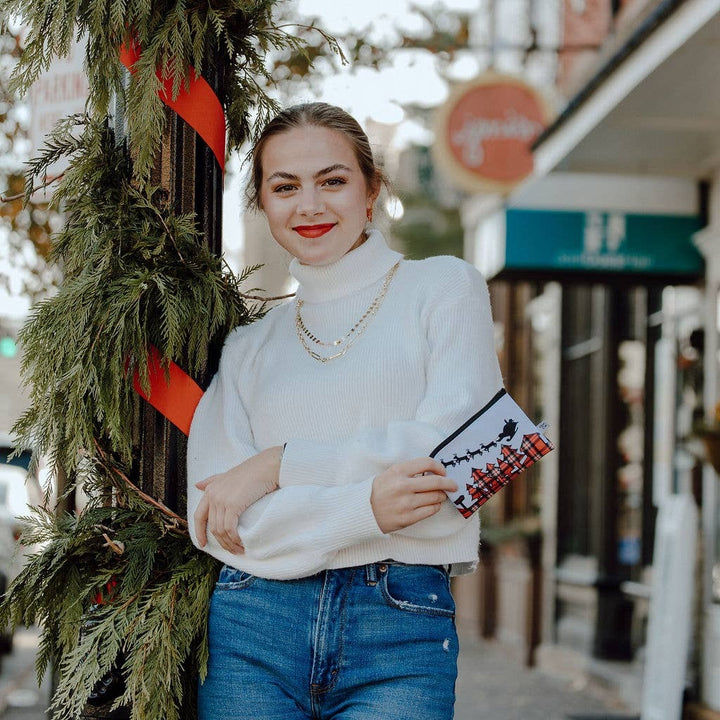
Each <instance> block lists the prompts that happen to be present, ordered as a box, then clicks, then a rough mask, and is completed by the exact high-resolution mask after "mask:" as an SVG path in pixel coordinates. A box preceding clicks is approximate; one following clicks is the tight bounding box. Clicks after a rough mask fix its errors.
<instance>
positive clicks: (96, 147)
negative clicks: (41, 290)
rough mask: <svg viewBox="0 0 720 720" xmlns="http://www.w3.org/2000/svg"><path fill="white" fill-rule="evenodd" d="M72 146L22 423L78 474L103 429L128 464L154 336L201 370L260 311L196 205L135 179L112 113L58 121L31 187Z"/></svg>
mask: <svg viewBox="0 0 720 720" xmlns="http://www.w3.org/2000/svg"><path fill="white" fill-rule="evenodd" d="M64 155H69V156H71V157H72V162H71V165H70V167H69V168H68V170H67V171H66V172H65V174H64V176H63V179H62V180H61V181H60V183H59V186H58V188H57V190H56V191H55V194H54V196H53V202H55V203H58V204H62V205H63V206H64V207H65V208H66V210H67V211H68V216H67V223H66V225H65V227H64V229H63V230H62V231H61V232H60V233H59V234H58V235H57V236H56V237H55V239H54V245H53V249H52V254H51V257H52V259H54V260H55V261H57V262H59V263H61V264H62V266H63V269H64V276H65V278H64V282H63V284H62V286H61V287H60V290H59V292H58V293H57V294H56V295H54V296H53V297H51V298H50V299H47V300H45V301H43V302H41V303H39V304H38V305H37V306H36V307H35V309H34V310H33V312H32V314H31V316H30V318H29V320H28V321H27V323H26V324H25V326H24V327H23V329H22V330H21V332H20V336H19V340H20V343H21V345H22V347H23V349H24V358H23V375H24V377H25V378H26V380H27V381H28V383H29V385H30V408H29V409H28V410H27V412H26V413H25V414H24V415H23V416H21V418H20V420H19V421H18V423H17V424H16V427H15V431H16V432H18V434H19V435H20V437H21V438H22V440H23V441H24V442H25V443H27V444H28V446H29V447H32V449H33V451H34V452H35V453H39V454H47V455H48V456H49V457H50V458H51V460H52V464H53V465H54V464H56V463H58V464H59V465H60V466H61V467H62V468H63V469H64V470H65V471H66V472H70V473H72V472H73V471H74V470H75V469H76V467H77V465H78V462H79V461H80V460H81V458H82V457H83V453H86V452H88V451H92V450H93V444H94V442H95V440H96V439H97V438H106V441H107V444H108V447H109V449H110V450H112V451H113V452H114V453H116V454H117V456H118V458H119V459H120V460H121V462H123V463H125V464H130V461H131V459H132V451H133V444H132V423H131V422H130V418H132V413H133V411H132V401H133V393H134V391H133V388H132V382H131V381H130V378H132V376H133V374H134V373H135V371H136V370H137V371H138V372H139V373H140V379H141V383H142V384H143V386H144V388H145V390H146V391H147V389H148V380H147V362H146V358H147V353H148V346H149V345H150V344H152V345H154V346H155V347H157V348H158V350H159V351H160V354H161V355H162V357H164V358H181V357H182V358H183V359H184V360H185V361H186V363H187V369H188V371H189V372H190V373H191V374H195V375H197V374H198V373H199V372H200V369H201V368H202V367H203V365H204V363H205V362H206V359H207V349H208V346H209V345H210V343H211V342H212V341H213V340H217V338H218V337H223V336H224V334H226V333H227V332H228V331H229V330H230V329H231V328H233V327H235V326H236V325H241V324H244V323H247V322H249V321H250V320H252V319H253V317H254V315H253V313H252V312H251V311H250V310H249V309H248V308H247V307H246V306H245V304H244V302H243V299H242V297H241V295H240V293H239V289H238V288H239V285H240V283H242V281H243V280H244V279H245V275H243V276H241V277H237V278H236V277H234V276H233V275H232V274H230V273H229V272H223V265H222V261H221V259H220V258H218V257H216V256H214V255H213V254H212V253H211V252H210V250H209V249H207V248H206V247H205V246H203V244H202V243H201V242H200V238H199V234H198V231H197V229H196V226H195V219H194V216H193V215H176V214H174V213H173V212H172V208H170V207H169V206H168V203H167V201H166V195H165V193H164V191H163V190H161V189H160V188H153V187H152V186H146V187H144V188H143V189H142V190H140V189H138V188H137V187H135V185H134V184H133V182H132V164H131V161H130V157H129V154H128V152H127V150H126V149H125V148H124V147H123V146H122V145H118V144H116V142H115V138H114V136H113V133H112V131H111V130H110V129H109V128H108V127H107V125H106V124H102V123H98V122H96V121H93V120H90V119H89V118H87V117H71V118H69V119H68V120H66V121H65V122H64V123H61V124H60V125H59V126H58V128H57V129H56V131H55V132H53V133H52V134H51V135H50V136H49V137H48V139H47V143H46V148H45V150H44V151H43V152H42V154H41V155H40V157H38V158H37V159H36V160H33V161H32V162H31V163H30V169H29V172H28V187H27V192H28V193H29V192H31V183H32V179H33V177H36V176H37V175H41V174H42V173H43V171H44V169H45V168H47V167H48V166H50V165H51V164H52V163H53V162H55V161H56V160H57V159H58V158H59V157H62V156H64ZM250 270H252V269H250ZM246 274H247V273H246Z"/></svg>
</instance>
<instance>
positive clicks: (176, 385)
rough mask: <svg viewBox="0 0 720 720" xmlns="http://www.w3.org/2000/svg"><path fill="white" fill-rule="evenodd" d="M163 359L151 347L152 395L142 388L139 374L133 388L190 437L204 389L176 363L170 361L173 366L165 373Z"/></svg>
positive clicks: (150, 373)
mask: <svg viewBox="0 0 720 720" xmlns="http://www.w3.org/2000/svg"><path fill="white" fill-rule="evenodd" d="M160 360H161V358H160V353H159V351H158V350H157V348H155V347H151V348H150V355H149V356H148V379H149V381H150V393H149V394H147V395H146V394H145V392H144V391H143V389H142V387H141V386H140V375H139V373H138V372H137V371H136V372H135V376H134V377H133V387H134V388H135V390H136V391H137V393H138V394H139V395H140V397H142V398H144V399H145V400H147V401H148V402H149V403H150V404H151V405H152V406H153V407H154V408H155V409H156V410H157V411H158V412H160V413H161V414H162V415H164V416H165V417H166V418H167V419H168V420H169V421H170V422H171V423H172V424H173V425H175V426H176V427H177V428H178V429H179V430H180V431H181V432H183V433H184V434H185V435H188V434H189V433H190V423H191V422H192V419H193V415H194V414H195V408H196V407H197V404H198V403H199V402H200V398H201V397H202V396H203V389H202V388H201V387H200V386H199V385H198V384H197V383H196V382H195V381H194V380H193V379H192V378H191V377H190V376H189V375H188V374H187V373H186V372H185V371H184V370H183V369H182V368H181V367H179V366H178V365H176V364H175V363H174V362H172V361H170V367H169V369H168V370H167V371H166V370H165V368H164V367H163V366H162V364H161V362H160ZM166 372H167V374H166Z"/></svg>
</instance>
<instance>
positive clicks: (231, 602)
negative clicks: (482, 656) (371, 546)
mask: <svg viewBox="0 0 720 720" xmlns="http://www.w3.org/2000/svg"><path fill="white" fill-rule="evenodd" d="M454 615H455V604H454V601H453V598H452V595H451V594H450V585H449V578H448V574H447V572H446V571H445V570H444V569H443V568H439V567H433V566H429V565H403V564H400V563H392V562H381V563H373V564H370V565H363V566H359V567H350V568H342V569H340V570H326V571H324V572H321V573H318V574H317V575H313V576H311V577H307V578H302V579H299V580H264V579H261V578H258V577H255V576H253V575H250V574H249V573H246V572H242V571H240V570H235V569H234V568H229V567H224V568H223V569H222V571H221V573H220V578H219V581H218V583H217V586H216V588H215V592H214V594H213V597H212V602H211V607H210V619H209V623H210V662H209V667H208V676H207V678H206V680H205V682H204V683H203V684H201V685H200V688H199V718H200V720H237V719H241V718H243V719H247V720H307V719H308V718H312V719H313V720H316V719H317V720H375V719H382V720H414V719H415V718H422V720H451V718H452V716H453V705H454V702H455V679H456V676H457V654H458V641H457V634H456V632H455V621H454Z"/></svg>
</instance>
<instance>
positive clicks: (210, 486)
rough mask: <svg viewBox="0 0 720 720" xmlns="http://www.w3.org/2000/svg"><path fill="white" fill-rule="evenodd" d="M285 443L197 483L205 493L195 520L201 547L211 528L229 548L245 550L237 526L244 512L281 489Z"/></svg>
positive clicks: (224, 545) (196, 485) (230, 549)
mask: <svg viewBox="0 0 720 720" xmlns="http://www.w3.org/2000/svg"><path fill="white" fill-rule="evenodd" d="M282 451H283V449H282V447H281V446H277V447H271V448H268V449H267V450H263V451H262V452H259V453H258V454H257V455H253V456H252V457H251V458H248V459H247V460H245V462H242V463H240V465H236V466H235V467H233V468H230V470H228V471H227V472H224V473H221V474H219V475H212V476H210V477H209V478H207V479H205V480H202V481H201V482H199V483H195V487H197V488H199V489H200V490H203V491H204V493H203V496H202V499H201V500H200V503H199V504H198V506H197V510H196V511H195V515H194V521H195V530H196V532H197V539H198V543H199V545H200V547H205V545H206V544H207V531H208V530H210V532H211V533H212V534H213V535H214V536H215V537H216V538H217V541H218V542H219V543H220V545H222V547H223V548H225V550H228V551H230V552H232V553H243V552H245V548H244V547H243V544H242V541H241V540H240V536H239V535H238V531H237V526H238V520H239V518H240V515H242V514H243V512H245V510H247V509H248V508H249V507H250V506H251V505H252V504H253V503H254V502H257V501H258V500H259V499H260V498H262V497H264V496H265V495H267V494H268V493H271V492H273V490H277V488H278V477H279V475H280V461H281V459H282Z"/></svg>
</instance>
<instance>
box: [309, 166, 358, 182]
mask: <svg viewBox="0 0 720 720" xmlns="http://www.w3.org/2000/svg"><path fill="white" fill-rule="evenodd" d="M337 170H346V171H347V172H352V169H351V168H349V167H348V166H347V165H343V164H342V163H335V164H334V165H330V166H329V167H326V168H323V169H322V170H318V171H317V172H316V173H315V175H314V176H313V177H314V178H316V179H317V178H319V177H322V176H323V175H329V174H330V173H334V172H336V171H337Z"/></svg>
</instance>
